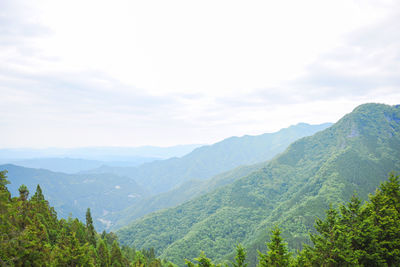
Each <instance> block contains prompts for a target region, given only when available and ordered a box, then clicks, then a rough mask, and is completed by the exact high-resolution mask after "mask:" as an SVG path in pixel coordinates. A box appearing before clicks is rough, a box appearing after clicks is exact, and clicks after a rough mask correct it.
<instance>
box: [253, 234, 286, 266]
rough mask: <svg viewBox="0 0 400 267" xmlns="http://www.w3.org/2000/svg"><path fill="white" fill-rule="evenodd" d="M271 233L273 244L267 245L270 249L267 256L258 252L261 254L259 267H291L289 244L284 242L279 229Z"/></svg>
mask: <svg viewBox="0 0 400 267" xmlns="http://www.w3.org/2000/svg"><path fill="white" fill-rule="evenodd" d="M271 233H272V238H271V242H269V243H267V247H268V249H269V250H268V252H267V254H263V253H261V252H258V254H259V263H258V266H260V267H267V266H276V267H284V266H289V258H290V253H289V252H288V248H287V244H286V243H284V242H283V239H282V237H281V230H280V229H279V228H278V227H275V228H274V229H273V230H272V231H271Z"/></svg>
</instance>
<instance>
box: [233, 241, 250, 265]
mask: <svg viewBox="0 0 400 267" xmlns="http://www.w3.org/2000/svg"><path fill="white" fill-rule="evenodd" d="M245 261H246V250H245V248H244V247H243V246H242V244H238V245H237V246H236V256H235V262H232V265H233V267H246V266H247V263H245Z"/></svg>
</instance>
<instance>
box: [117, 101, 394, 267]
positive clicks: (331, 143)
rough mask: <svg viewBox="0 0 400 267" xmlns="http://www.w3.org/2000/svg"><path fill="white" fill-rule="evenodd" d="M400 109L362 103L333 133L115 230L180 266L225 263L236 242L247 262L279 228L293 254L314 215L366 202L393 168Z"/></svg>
mask: <svg viewBox="0 0 400 267" xmlns="http://www.w3.org/2000/svg"><path fill="white" fill-rule="evenodd" d="M399 159H400V106H387V105H380V104H365V105H362V106H359V107H357V108H356V109H355V110H354V111H353V112H352V113H350V114H348V115H346V116H345V117H343V118H342V119H341V120H340V121H339V122H337V123H336V124H335V125H333V126H332V127H330V128H328V129H326V130H324V131H322V132H319V133H317V134H315V135H313V136H311V137H305V138H302V139H300V140H298V141H296V142H294V143H293V144H292V145H290V146H289V148H288V149H287V150H286V151H285V152H284V153H283V154H281V155H279V156H277V157H276V158H274V159H273V160H272V161H270V162H269V163H266V164H265V166H264V167H263V168H261V169H260V170H258V171H255V172H253V173H251V174H249V175H248V176H246V177H244V178H242V179H239V180H237V181H236V182H234V183H233V184H230V185H227V186H224V187H222V188H219V189H217V190H215V191H213V192H211V193H208V194H205V195H203V196H200V197H198V198H196V199H194V200H192V201H189V202H186V203H184V204H182V205H179V206H177V207H175V208H171V209H167V210H164V211H161V212H156V213H153V214H150V215H148V216H145V217H144V218H142V219H139V220H137V221H135V222H133V223H132V224H131V225H129V226H128V227H126V228H123V229H121V230H120V231H118V232H117V234H118V236H119V237H120V240H121V242H122V243H123V244H130V245H135V246H136V247H138V248H140V247H155V248H156V250H157V251H158V253H160V254H161V256H162V257H165V258H167V259H170V260H173V261H174V262H176V263H177V264H180V265H183V259H184V258H194V257H196V256H197V255H199V253H200V250H203V251H205V253H206V255H207V256H209V257H211V258H214V259H220V260H221V259H224V258H228V257H230V256H231V255H230V254H229V253H231V251H233V246H234V244H235V243H237V242H242V243H244V244H245V245H246V246H247V247H248V251H249V257H250V264H251V266H254V265H255V260H256V249H260V250H264V249H265V245H264V243H265V241H266V240H267V236H266V235H267V234H268V232H267V231H266V230H267V228H271V227H272V226H273V225H274V224H278V225H280V227H281V228H283V230H284V231H283V236H284V237H285V238H286V240H287V241H288V242H289V246H290V248H292V249H296V248H300V247H301V242H303V241H307V240H308V235H307V233H308V232H309V231H310V230H312V229H313V222H314V219H315V217H316V216H319V217H322V216H324V212H323V211H324V209H326V208H327V207H328V206H329V204H330V203H338V202H343V201H347V200H349V199H350V196H351V195H352V194H353V192H354V191H357V192H358V195H359V196H360V197H361V198H364V199H365V198H366V196H367V194H368V193H370V192H372V191H373V190H374V189H375V188H376V187H377V186H378V185H379V182H380V181H382V179H384V178H385V177H387V174H388V172H390V171H392V170H394V171H399V170H400V160H399Z"/></svg>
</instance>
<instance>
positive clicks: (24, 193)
mask: <svg viewBox="0 0 400 267" xmlns="http://www.w3.org/2000/svg"><path fill="white" fill-rule="evenodd" d="M18 191H19V198H20V199H21V200H22V201H26V200H28V196H29V191H28V188H27V187H26V185H24V184H23V185H21V186H20V187H19V188H18Z"/></svg>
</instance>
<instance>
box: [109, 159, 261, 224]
mask: <svg viewBox="0 0 400 267" xmlns="http://www.w3.org/2000/svg"><path fill="white" fill-rule="evenodd" d="M263 165H264V163H257V164H253V165H249V166H240V167H237V168H235V169H233V170H231V171H228V172H224V173H221V174H219V175H216V176H214V177H212V178H210V179H207V180H190V181H187V182H185V183H183V184H182V185H180V186H179V187H177V188H174V189H172V190H170V191H168V192H165V193H161V194H158V195H155V196H151V197H148V198H145V199H141V200H139V201H138V202H137V203H135V204H134V205H132V206H130V207H128V208H126V209H124V210H121V211H117V212H112V213H110V214H107V215H105V216H104V217H103V218H104V219H105V220H107V221H111V222H113V224H112V226H111V228H110V229H111V230H116V229H119V228H121V227H123V226H125V225H127V224H129V223H130V222H132V221H133V220H134V219H137V218H139V217H142V216H144V215H146V214H149V213H151V212H154V211H157V210H161V209H165V208H169V207H174V206H177V205H179V204H181V203H184V202H185V201H188V200H190V199H193V198H195V197H198V196H200V195H203V194H205V193H208V192H211V191H213V190H215V189H216V188H218V187H221V186H224V185H227V184H230V183H233V182H234V181H235V180H237V179H239V178H241V177H243V176H246V175H248V174H249V173H251V172H253V171H255V170H257V169H259V168H261V167H262V166H263Z"/></svg>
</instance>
